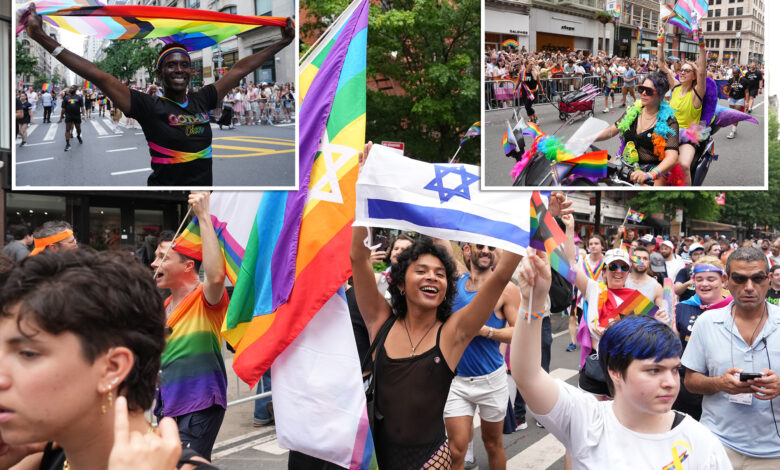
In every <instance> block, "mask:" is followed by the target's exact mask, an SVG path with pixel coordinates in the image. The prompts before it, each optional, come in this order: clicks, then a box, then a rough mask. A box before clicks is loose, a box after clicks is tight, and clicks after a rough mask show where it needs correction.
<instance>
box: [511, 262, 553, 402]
mask: <svg viewBox="0 0 780 470" xmlns="http://www.w3.org/2000/svg"><path fill="white" fill-rule="evenodd" d="M530 251H536V250H530V249H529V255H528V257H526V259H524V260H523V264H522V267H521V269H520V276H519V282H518V283H519V285H520V291H521V303H520V311H519V313H518V315H517V321H516V322H515V328H514V334H513V336H512V348H511V350H510V353H509V357H510V362H511V364H512V378H513V379H515V383H516V384H517V390H518V392H520V394H522V395H523V399H525V402H526V404H527V405H528V408H529V409H530V410H531V411H533V412H534V413H536V414H547V413H549V412H550V410H552V409H553V407H554V406H555V403H556V402H557V401H558V384H556V383H555V380H554V379H553V378H552V377H550V375H549V374H548V373H547V372H546V371H545V370H544V369H542V366H541V363H542V320H541V319H532V320H531V321H530V322H528V321H527V320H526V318H525V314H526V313H528V299H529V297H530V293H531V290H532V289H533V305H532V306H531V308H532V312H530V313H538V312H542V311H544V308H545V302H546V300H547V296H548V294H549V291H550V282H551V273H550V263H549V261H548V259H547V255H546V253H544V252H536V253H530Z"/></svg>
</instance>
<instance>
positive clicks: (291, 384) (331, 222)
mask: <svg viewBox="0 0 780 470" xmlns="http://www.w3.org/2000/svg"><path fill="white" fill-rule="evenodd" d="M368 8H369V2H368V0H357V1H355V2H353V3H352V4H351V5H350V6H349V7H347V9H346V11H345V12H344V13H343V14H342V15H341V17H340V18H339V19H338V20H337V21H336V22H334V23H333V26H332V27H331V28H330V30H329V31H328V32H327V33H326V34H325V36H324V38H322V40H321V41H320V43H319V44H320V45H319V46H318V47H315V48H314V50H313V51H312V52H311V54H310V55H309V56H308V59H305V60H304V62H303V63H302V64H301V65H300V69H299V76H300V78H299V85H300V88H301V112H300V116H301V123H300V133H299V134H300V138H299V145H300V148H299V154H300V155H299V159H300V172H301V175H302V177H301V180H300V188H302V191H299V192H304V193H305V190H306V189H308V195H307V199H306V201H305V206H304V207H303V211H302V213H303V218H302V220H301V224H300V231H299V233H298V237H297V248H298V249H297V256H296V258H295V264H294V271H293V272H294V276H295V283H294V285H293V287H292V290H291V292H290V296H289V299H288V301H287V302H286V303H285V304H283V305H281V306H280V307H279V308H278V309H277V310H276V311H275V312H273V313H271V314H265V315H264V314H262V313H261V312H258V311H255V312H253V313H252V315H253V316H252V318H246V317H243V318H238V317H237V318H235V320H237V321H238V322H243V323H244V324H246V323H247V322H246V320H249V321H248V325H247V326H246V327H242V328H244V332H243V335H242V337H241V340H240V341H239V342H238V343H237V345H236V357H235V360H234V364H233V368H234V369H235V370H236V372H237V373H239V376H241V377H242V378H243V379H244V380H245V381H246V380H247V379H249V380H248V381H251V382H256V381H257V380H258V379H259V377H260V374H262V373H263V371H264V370H265V369H266V368H267V367H268V365H270V364H271V362H272V361H274V360H275V361H274V364H273V378H274V381H273V382H274V384H273V399H274V413H275V418H276V435H277V439H278V442H279V445H280V446H281V447H283V448H287V449H291V450H296V451H299V452H303V453H305V454H307V455H311V456H314V457H317V458H320V459H323V460H326V461H328V462H331V463H334V464H336V465H339V466H341V467H345V468H350V469H370V468H376V457H375V453H374V444H373V438H372V436H371V432H370V428H369V423H368V415H367V412H366V402H365V393H364V391H363V384H362V381H361V371H360V358H359V357H358V354H357V350H356V349H355V346H354V334H353V331H352V325H351V322H350V319H349V310H348V308H347V304H346V301H345V300H344V293H343V291H341V288H342V286H343V284H344V283H345V282H346V280H347V279H348V278H349V276H350V273H351V270H352V268H351V264H350V259H349V247H350V242H351V238H352V220H353V218H354V214H355V184H356V182H357V175H358V154H359V152H360V151H362V150H363V145H364V143H365V125H366V114H365V113H366V109H365V102H366V101H365V100H366V44H367V28H368ZM309 175H310V177H309ZM245 263H246V261H245ZM237 287H238V286H237ZM229 314H230V312H229Z"/></svg>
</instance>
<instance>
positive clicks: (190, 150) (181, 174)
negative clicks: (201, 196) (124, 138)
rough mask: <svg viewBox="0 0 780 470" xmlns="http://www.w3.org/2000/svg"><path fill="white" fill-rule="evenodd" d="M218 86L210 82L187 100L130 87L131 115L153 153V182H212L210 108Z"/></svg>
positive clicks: (151, 180)
mask: <svg viewBox="0 0 780 470" xmlns="http://www.w3.org/2000/svg"><path fill="white" fill-rule="evenodd" d="M216 107H217V89H216V88H214V85H206V86H205V87H203V88H202V89H201V90H200V91H199V92H197V93H189V94H188V95H187V101H186V102H185V103H184V104H180V103H176V102H174V101H172V100H170V99H168V98H164V97H158V96H155V95H148V94H145V93H141V92H140V91H137V90H130V113H129V114H128V117H131V118H133V119H135V120H137V121H138V122H139V123H140V124H141V128H142V129H143V131H144V136H145V137H146V141H147V143H148V144H149V154H150V155H151V157H152V174H151V175H150V176H149V179H148V181H147V183H148V184H149V186H211V185H212V174H211V125H210V123H209V110H211V109H214V108H216Z"/></svg>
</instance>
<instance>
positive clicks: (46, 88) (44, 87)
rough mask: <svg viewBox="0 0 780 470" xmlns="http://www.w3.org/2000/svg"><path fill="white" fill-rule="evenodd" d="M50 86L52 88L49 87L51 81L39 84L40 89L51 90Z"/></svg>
mask: <svg viewBox="0 0 780 470" xmlns="http://www.w3.org/2000/svg"><path fill="white" fill-rule="evenodd" d="M51 88H52V87H51V83H44V84H43V85H42V86H41V91H51Z"/></svg>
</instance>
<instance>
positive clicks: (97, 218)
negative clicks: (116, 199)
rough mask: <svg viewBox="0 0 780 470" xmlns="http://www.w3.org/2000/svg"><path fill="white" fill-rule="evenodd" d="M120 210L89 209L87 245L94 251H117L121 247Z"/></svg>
mask: <svg viewBox="0 0 780 470" xmlns="http://www.w3.org/2000/svg"><path fill="white" fill-rule="evenodd" d="M121 220H122V218H121V210H120V209H119V208H118V207H90V208H89V245H90V246H91V247H92V248H94V249H96V250H118V249H120V246H121V245H122V223H121Z"/></svg>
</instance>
